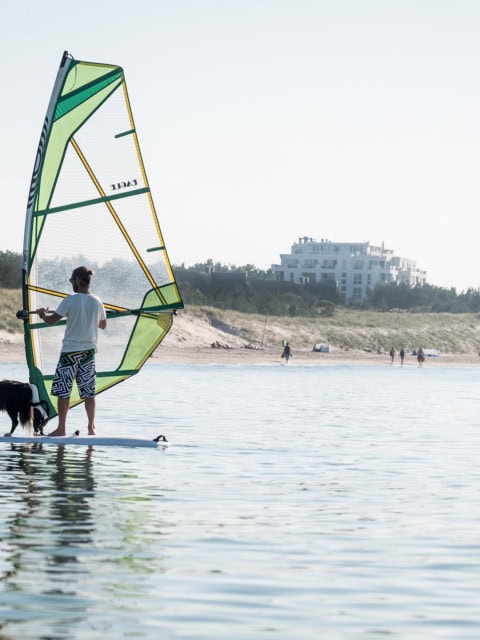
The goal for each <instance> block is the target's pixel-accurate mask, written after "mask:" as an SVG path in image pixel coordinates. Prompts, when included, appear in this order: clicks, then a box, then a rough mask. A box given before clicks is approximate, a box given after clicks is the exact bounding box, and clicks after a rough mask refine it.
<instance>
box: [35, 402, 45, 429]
mask: <svg viewBox="0 0 480 640" xmlns="http://www.w3.org/2000/svg"><path fill="white" fill-rule="evenodd" d="M47 422H48V417H47V416H46V414H45V411H43V410H40V408H39V407H34V408H33V431H34V433H43V427H44V426H45V425H46V424H47Z"/></svg>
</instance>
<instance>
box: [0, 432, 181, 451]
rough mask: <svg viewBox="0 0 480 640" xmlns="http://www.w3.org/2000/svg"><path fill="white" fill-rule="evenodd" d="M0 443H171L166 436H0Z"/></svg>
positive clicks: (118, 444) (153, 445)
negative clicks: (151, 437)
mask: <svg viewBox="0 0 480 640" xmlns="http://www.w3.org/2000/svg"><path fill="white" fill-rule="evenodd" d="M0 443H6V444H49V445H57V446H60V445H78V446H92V447H155V448H158V447H161V448H162V449H166V448H167V447H168V446H169V445H170V443H169V442H168V440H167V439H166V438H165V436H157V437H156V438H154V439H153V440H148V439H147V438H117V437H104V436H101V437H99V436H80V435H78V436H77V435H72V436H60V437H51V436H24V435H18V436H16V435H13V436H0Z"/></svg>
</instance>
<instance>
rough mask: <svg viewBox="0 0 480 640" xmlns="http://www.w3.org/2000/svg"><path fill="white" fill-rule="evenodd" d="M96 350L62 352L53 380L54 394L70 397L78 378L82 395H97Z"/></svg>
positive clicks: (79, 390) (88, 396) (86, 396)
mask: <svg viewBox="0 0 480 640" xmlns="http://www.w3.org/2000/svg"><path fill="white" fill-rule="evenodd" d="M95 373H96V372H95V350H94V349H89V350H88V351H72V352H70V353H61V354H60V360H59V361H58V364H57V369H56V371H55V376H54V378H53V382H52V395H53V396H59V397H60V398H69V397H70V394H71V393H72V387H73V381H74V380H76V382H77V387H78V392H79V394H80V397H81V398H83V399H85V398H93V397H94V396H95Z"/></svg>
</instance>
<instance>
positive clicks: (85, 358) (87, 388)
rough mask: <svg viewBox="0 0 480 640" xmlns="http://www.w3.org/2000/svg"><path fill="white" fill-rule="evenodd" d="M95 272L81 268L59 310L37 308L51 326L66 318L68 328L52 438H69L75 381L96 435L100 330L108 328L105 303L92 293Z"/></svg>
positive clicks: (56, 382) (90, 428)
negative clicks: (71, 397)
mask: <svg viewBox="0 0 480 640" xmlns="http://www.w3.org/2000/svg"><path fill="white" fill-rule="evenodd" d="M92 275H93V271H92V270H91V269H87V268H86V267H77V268H76V269H74V270H73V272H72V277H71V278H70V282H71V284H72V288H73V291H74V294H73V295H68V296H67V297H66V298H64V299H63V300H62V301H61V302H60V304H59V305H58V307H57V309H56V311H49V310H48V309H44V308H43V307H42V308H41V309H37V311H36V313H37V314H38V315H39V316H40V318H41V319H42V320H43V321H44V322H46V323H47V324H55V323H57V322H58V321H59V320H61V318H63V317H64V316H65V317H66V318H67V326H66V329H65V335H64V337H63V342H62V351H61V353H60V359H59V361H58V364H57V369H56V371H55V376H54V378H53V384H52V395H54V396H57V397H58V427H57V428H56V429H55V431H52V433H49V434H48V435H49V436H65V435H66V421H67V413H68V410H69V408H70V395H71V393H72V387H73V381H74V380H76V382H77V386H78V391H79V394H80V397H81V398H82V400H84V401H85V411H86V412H87V418H88V435H89V436H94V435H95V375H96V371H95V352H96V351H97V340H98V329H99V328H100V329H105V327H106V326H107V316H106V313H105V308H104V306H103V303H102V301H101V300H100V298H98V297H97V296H95V295H93V293H90V278H91V276H92Z"/></svg>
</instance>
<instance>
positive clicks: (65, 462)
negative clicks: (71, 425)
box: [0, 444, 96, 580]
mask: <svg viewBox="0 0 480 640" xmlns="http://www.w3.org/2000/svg"><path fill="white" fill-rule="evenodd" d="M11 453H12V454H14V455H11V456H9V457H8V458H7V464H6V467H5V469H4V474H3V476H2V479H1V480H0V493H1V494H2V495H5V497H6V496H7V494H8V496H9V500H8V503H9V504H10V506H12V505H16V507H17V508H16V512H14V513H12V514H11V515H10V517H9V518H7V523H8V525H7V532H6V535H4V536H3V540H4V542H5V543H7V546H8V549H9V553H8V554H7V563H8V564H10V565H11V566H12V568H11V569H8V570H7V571H6V572H4V573H3V574H2V579H3V580H5V579H8V578H9V577H12V576H14V575H15V574H16V573H17V572H18V570H19V569H21V568H23V562H22V558H23V557H24V556H29V554H30V552H31V551H34V550H35V549H38V548H39V547H42V548H44V547H45V546H48V547H49V548H50V549H52V551H51V553H50V554H49V557H50V560H51V561H52V562H53V563H55V564H65V563H66V564H68V563H72V562H76V561H77V558H76V554H75V552H74V549H75V548H76V546H77V545H85V544H91V542H92V530H93V527H94V522H93V518H92V513H91V500H92V498H93V496H94V493H95V486H96V483H95V480H94V476H93V464H92V456H93V447H89V448H88V449H87V450H85V451H77V450H72V449H69V450H68V451H67V450H66V448H65V447H63V446H58V447H55V448H53V449H52V448H51V447H45V448H44V446H43V445H42V444H35V445H33V446H29V445H17V444H13V445H11ZM10 479H14V482H13V483H12V482H10ZM12 494H13V495H12ZM12 497H14V498H16V500H14V501H12ZM66 548H70V549H71V551H70V552H68V553H65V549H66ZM47 571H48V567H47Z"/></svg>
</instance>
